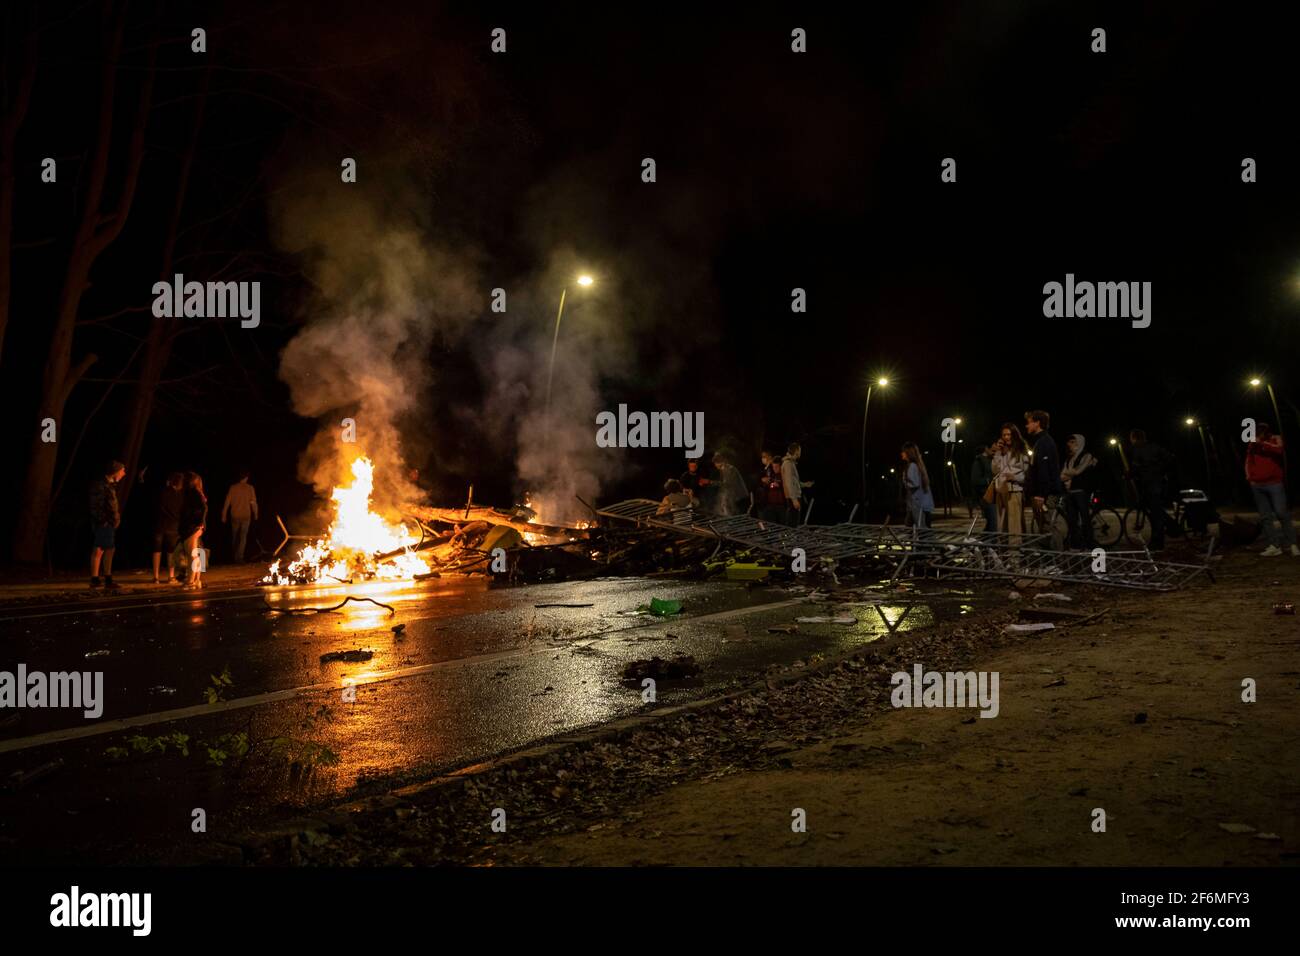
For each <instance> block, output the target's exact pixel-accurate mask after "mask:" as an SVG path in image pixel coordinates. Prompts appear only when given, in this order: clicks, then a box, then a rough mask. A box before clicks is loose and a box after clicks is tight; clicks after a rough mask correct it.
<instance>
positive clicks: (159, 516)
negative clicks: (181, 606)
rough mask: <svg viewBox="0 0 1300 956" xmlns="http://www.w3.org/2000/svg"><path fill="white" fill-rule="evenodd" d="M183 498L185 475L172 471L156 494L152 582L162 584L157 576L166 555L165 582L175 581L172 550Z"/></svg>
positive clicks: (178, 526) (177, 540)
mask: <svg viewBox="0 0 1300 956" xmlns="http://www.w3.org/2000/svg"><path fill="white" fill-rule="evenodd" d="M184 500H185V476H184V475H182V474H181V473H180V472H179V471H173V472H172V473H171V474H170V475H168V476H167V482H166V484H164V485H163V487H162V492H161V493H160V494H159V495H158V505H157V508H156V509H155V510H154V518H153V583H154V584H162V580H161V579H160V578H159V577H158V572H159V571H160V570H161V565H162V556H163V555H164V554H166V555H167V583H168V584H175V583H176V556H175V554H174V553H173V552H175V550H176V545H177V544H178V543H179V542H180V537H181V505H182V503H183V502H184Z"/></svg>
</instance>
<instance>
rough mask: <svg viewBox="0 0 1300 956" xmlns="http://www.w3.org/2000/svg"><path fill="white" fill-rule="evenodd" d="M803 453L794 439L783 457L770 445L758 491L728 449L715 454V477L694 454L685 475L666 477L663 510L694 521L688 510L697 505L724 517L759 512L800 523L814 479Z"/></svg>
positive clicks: (766, 518)
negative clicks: (804, 472)
mask: <svg viewBox="0 0 1300 956" xmlns="http://www.w3.org/2000/svg"><path fill="white" fill-rule="evenodd" d="M802 454H803V449H802V448H800V446H799V443H798V442H791V443H790V444H789V445H788V446H787V447H786V453H785V455H784V456H780V457H778V456H777V455H776V454H774V453H773V452H771V451H770V450H768V449H764V450H763V452H762V454H761V455H760V456H759V461H760V462H761V467H760V469H759V472H758V474H757V475H756V476H755V477H754V490H753V491H751V490H750V488H749V485H748V484H747V483H746V482H745V479H744V476H743V475H741V473H740V469H739V468H737V467H736V464H735V462H733V461H732V460H731V457H730V456H729V455H727V454H726V453H725V452H718V453H717V454H715V455H714V456H713V467H714V469H715V470H716V472H717V477H715V478H710V477H708V476H707V475H705V474H703V473H702V472H701V471H700V463H699V460H698V459H694V458H692V459H690V460H689V461H688V462H687V463H686V471H685V472H683V473H682V475H681V477H679V478H669V479H668V480H667V481H666V482H664V498H663V500H662V501H661V502H660V503H659V510H658V513H659V514H672V515H673V520H674V521H676V522H677V523H678V524H686V523H687V522H688V521H689V519H690V511H689V510H687V509H692V508H694V509H699V510H701V511H705V512H708V513H711V514H716V515H719V516H722V517H729V516H732V515H743V514H750V513H754V514H755V515H756V517H758V518H759V519H760V520H762V521H772V522H776V523H779V524H786V525H790V526H794V525H797V524H800V523H801V521H802V520H803V518H804V516H805V514H806V511H805V505H804V489H805V488H811V487H812V484H813V483H812V482H811V481H805V480H803V479H801V478H800V477H799V458H800V456H801V455H802Z"/></svg>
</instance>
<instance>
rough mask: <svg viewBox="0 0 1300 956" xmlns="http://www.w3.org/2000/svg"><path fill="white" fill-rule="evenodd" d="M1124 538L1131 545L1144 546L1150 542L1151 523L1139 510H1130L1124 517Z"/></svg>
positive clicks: (1143, 512)
mask: <svg viewBox="0 0 1300 956" xmlns="http://www.w3.org/2000/svg"><path fill="white" fill-rule="evenodd" d="M1124 536H1125V537H1126V538H1128V540H1129V541H1131V542H1132V543H1133V544H1140V545H1146V544H1149V543H1150V542H1151V522H1150V521H1148V520H1147V513H1146V512H1145V511H1143V510H1142V509H1141V508H1130V509H1129V510H1128V512H1127V513H1126V514H1125V515H1124Z"/></svg>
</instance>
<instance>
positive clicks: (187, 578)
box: [90, 461, 257, 588]
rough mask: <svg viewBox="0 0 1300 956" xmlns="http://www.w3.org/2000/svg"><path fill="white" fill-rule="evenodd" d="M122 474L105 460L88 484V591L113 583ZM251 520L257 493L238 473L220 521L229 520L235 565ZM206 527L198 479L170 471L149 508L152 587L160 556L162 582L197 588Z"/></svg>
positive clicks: (204, 556) (114, 463)
mask: <svg viewBox="0 0 1300 956" xmlns="http://www.w3.org/2000/svg"><path fill="white" fill-rule="evenodd" d="M125 475H126V466H125V465H124V464H122V463H121V462H120V461H111V462H109V463H108V465H107V467H106V470H105V473H104V475H103V477H102V478H99V479H97V480H96V481H95V482H94V483H93V484H92V485H91V489H90V523H91V530H92V534H93V536H94V547H93V550H92V551H91V556H90V586H91V587H92V588H115V587H116V586H117V585H116V584H115V583H114V581H113V555H114V553H115V551H116V549H117V529H118V528H119V527H120V526H121V523H122V516H121V506H120V504H119V501H118V497H117V489H118V485H119V483H120V482H121V480H122V478H123V477H124V476H125ZM256 518H257V493H256V491H255V490H254V488H253V486H252V485H251V484H250V483H249V473H248V472H247V471H243V472H241V473H240V475H239V479H238V481H236V482H235V483H234V484H233V485H231V486H230V490H229V491H227V492H226V501H225V504H224V505H223V506H222V509H221V520H222V522H223V523H224V522H227V521H229V522H230V535H231V552H232V555H233V557H234V562H235V563H236V564H240V563H242V562H243V560H244V551H245V548H246V546H247V542H248V529H249V526H250V525H251V524H252V522H253V521H254V520H255V519H256ZM207 524H208V496H207V494H206V493H205V492H204V490H203V478H202V477H201V476H200V475H199V474H198V473H197V472H193V471H186V472H180V471H174V472H172V473H171V474H169V475H168V476H167V480H166V481H165V482H164V483H163V487H162V489H161V490H160V492H159V494H158V500H157V502H156V504H155V507H154V518H153V583H154V584H162V583H164V579H163V578H162V577H161V573H162V567H163V562H164V556H165V560H166V566H167V577H166V579H165V581H166V583H167V584H184V585H185V586H186V587H189V588H201V587H203V572H204V571H206V570H207V563H208V562H207V550H206V549H205V548H204V547H203V534H204V532H205V531H206V530H207ZM101 571H102V572H103V576H102V577H101V574H100V572H101Z"/></svg>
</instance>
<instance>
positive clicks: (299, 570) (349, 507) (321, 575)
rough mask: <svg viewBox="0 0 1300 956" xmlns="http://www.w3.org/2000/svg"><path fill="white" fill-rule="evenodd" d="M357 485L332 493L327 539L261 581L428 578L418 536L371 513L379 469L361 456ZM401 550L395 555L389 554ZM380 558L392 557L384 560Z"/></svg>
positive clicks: (355, 466) (273, 569)
mask: <svg viewBox="0 0 1300 956" xmlns="http://www.w3.org/2000/svg"><path fill="white" fill-rule="evenodd" d="M352 478H353V481H352V484H351V485H350V486H343V485H340V486H338V487H336V488H335V489H334V491H333V493H332V494H331V496H330V497H331V499H332V500H333V502H334V521H333V522H332V523H331V524H330V527H329V531H328V532H327V533H326V536H325V537H324V538H320V539H318V540H317V541H316V542H315V543H313V544H309V545H307V546H306V547H305V548H303V549H302V551H300V552H299V553H298V556H297V558H295V559H293V560H292V561H290V562H289V563H288V564H287V565H284V566H283V567H282V566H281V562H280V561H276V562H275V563H274V564H272V565H271V567H270V569H269V570H268V572H267V575H266V577H265V578H263V579H262V580H263V581H265V582H267V583H270V584H302V583H311V582H315V581H321V580H324V579H327V578H333V579H335V580H337V581H350V580H356V579H365V580H375V579H377V580H381V581H400V580H406V579H410V578H413V577H415V575H417V574H426V573H428V572H429V570H430V567H429V564H428V562H427V561H425V560H424V558H422V557H420V556H419V555H417V554H416V553H415V552H413V551H411V550H410V549H411V546H412V545H415V544H418V543H419V540H420V539H419V537H418V536H417V535H413V534H411V532H409V531H408V530H407V528H406V525H404V524H397V525H394V524H389V523H388V522H387V521H385V520H384V519H383V518H382V517H381V516H380V515H377V514H375V513H374V512H373V511H371V510H370V495H371V493H372V492H373V490H374V486H375V466H374V464H373V463H372V462H371V461H370V459H369V458H366V457H365V456H362V457H360V458H358V459H356V460H355V461H354V462H352ZM394 551H396V552H399V553H397V554H390V552H394ZM380 555H389V556H387V557H383V558H381V557H380Z"/></svg>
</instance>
